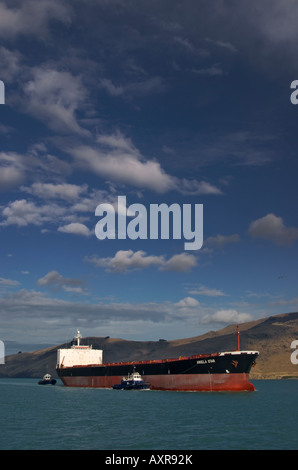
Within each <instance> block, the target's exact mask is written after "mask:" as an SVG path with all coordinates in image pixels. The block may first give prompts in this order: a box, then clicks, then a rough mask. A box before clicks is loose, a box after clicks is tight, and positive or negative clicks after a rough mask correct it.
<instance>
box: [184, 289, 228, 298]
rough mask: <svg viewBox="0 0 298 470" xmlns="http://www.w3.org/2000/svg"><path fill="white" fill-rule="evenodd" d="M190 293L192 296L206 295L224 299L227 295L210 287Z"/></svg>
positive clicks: (192, 290) (193, 290)
mask: <svg viewBox="0 0 298 470" xmlns="http://www.w3.org/2000/svg"><path fill="white" fill-rule="evenodd" d="M189 293H190V294H192V295H205V296H207V297H223V296H226V295H227V294H225V293H224V292H223V291H222V290H219V289H212V288H211V289H210V288H209V287H205V286H200V287H199V288H196V289H191V290H190V291H189Z"/></svg>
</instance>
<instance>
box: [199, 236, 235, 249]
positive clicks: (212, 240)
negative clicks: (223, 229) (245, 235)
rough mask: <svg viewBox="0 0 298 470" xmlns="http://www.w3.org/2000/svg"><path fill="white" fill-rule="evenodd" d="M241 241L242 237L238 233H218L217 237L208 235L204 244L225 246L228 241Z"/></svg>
mask: <svg viewBox="0 0 298 470" xmlns="http://www.w3.org/2000/svg"><path fill="white" fill-rule="evenodd" d="M239 241H240V237H239V235H238V234H237V233H234V234H232V235H221V234H217V235H216V236H215V237H208V238H207V239H206V240H205V242H204V244H205V245H208V246H209V245H211V246H219V247H220V246H223V245H226V244H228V243H238V242H239Z"/></svg>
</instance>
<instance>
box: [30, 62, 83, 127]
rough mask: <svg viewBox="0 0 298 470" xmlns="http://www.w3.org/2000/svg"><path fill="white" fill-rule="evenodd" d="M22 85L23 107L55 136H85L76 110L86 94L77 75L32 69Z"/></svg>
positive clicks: (40, 68) (48, 69)
mask: <svg viewBox="0 0 298 470" xmlns="http://www.w3.org/2000/svg"><path fill="white" fill-rule="evenodd" d="M32 73H33V78H32V79H31V80H30V81H28V82H26V83H25V85H24V92H25V95H26V102H25V103H24V107H25V109H26V111H27V112H28V113H29V114H31V115H32V116H34V117H36V118H38V119H40V120H42V121H43V122H45V124H46V125H47V126H48V127H49V128H51V129H53V130H54V131H56V132H58V133H68V132H74V133H76V134H79V135H82V136H83V135H85V136H86V135H89V132H88V131H87V130H85V129H83V128H82V127H81V126H80V125H79V124H78V121H77V118H76V111H77V110H78V108H80V107H81V106H83V105H84V103H85V102H86V98H87V91H86V89H85V87H84V86H83V84H82V81H81V78H80V77H79V76H77V77H75V76H73V75H72V74H71V73H69V72H64V71H58V70H55V69H51V68H46V67H42V66H41V67H36V68H34V69H33V71H32Z"/></svg>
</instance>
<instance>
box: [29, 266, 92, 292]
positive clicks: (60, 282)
mask: <svg viewBox="0 0 298 470" xmlns="http://www.w3.org/2000/svg"><path fill="white" fill-rule="evenodd" d="M84 284H85V283H84V282H83V281H82V280H81V279H73V278H64V277H63V276H62V275H61V274H60V273H59V272H58V271H50V272H48V273H47V274H46V275H45V276H44V277H42V278H40V279H38V281H37V285H39V286H45V287H53V288H54V289H58V290H59V289H63V290H64V291H66V292H73V293H79V294H81V293H83V288H82V286H83V285H84Z"/></svg>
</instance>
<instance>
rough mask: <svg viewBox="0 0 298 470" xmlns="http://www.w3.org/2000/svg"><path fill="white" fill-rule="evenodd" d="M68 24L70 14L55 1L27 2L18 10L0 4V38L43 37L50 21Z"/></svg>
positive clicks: (38, 0) (63, 6)
mask: <svg viewBox="0 0 298 470" xmlns="http://www.w3.org/2000/svg"><path fill="white" fill-rule="evenodd" d="M53 19H55V20H59V21H61V22H63V23H69V21H70V13H69V10H68V9H67V8H66V6H65V5H63V4H61V2H58V1H56V0H27V1H26V2H20V5H19V8H18V7H14V8H8V7H7V6H6V5H5V4H4V3H3V2H1V3H0V37H4V38H13V37H15V36H17V35H20V34H22V35H30V36H31V35H38V37H39V38H42V37H45V36H46V35H47V33H48V23H49V22H50V21H51V20H53Z"/></svg>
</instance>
